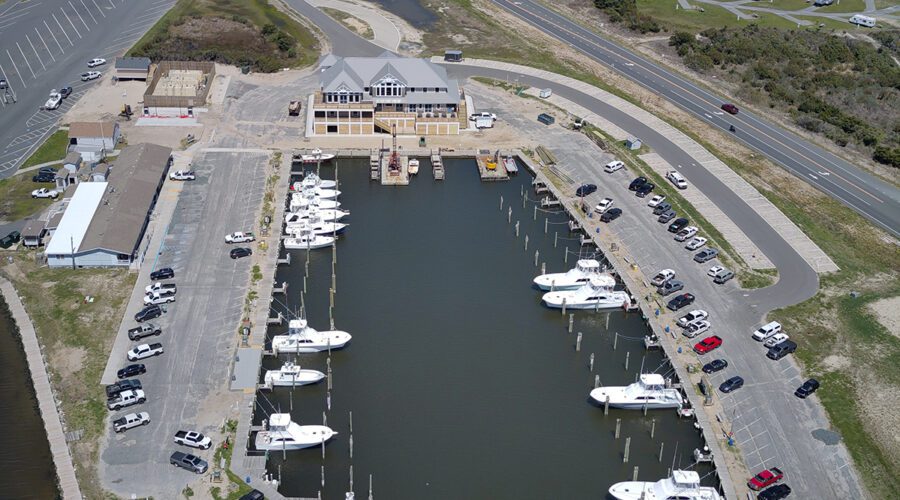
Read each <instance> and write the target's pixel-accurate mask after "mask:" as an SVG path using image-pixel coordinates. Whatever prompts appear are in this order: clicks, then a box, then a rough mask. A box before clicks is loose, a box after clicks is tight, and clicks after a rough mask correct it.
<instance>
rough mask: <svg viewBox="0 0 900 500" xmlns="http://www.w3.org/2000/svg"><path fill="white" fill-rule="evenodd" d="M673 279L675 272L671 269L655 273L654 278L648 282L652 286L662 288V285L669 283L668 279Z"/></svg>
mask: <svg viewBox="0 0 900 500" xmlns="http://www.w3.org/2000/svg"><path fill="white" fill-rule="evenodd" d="M674 277H675V271H673V270H671V269H663V270H662V271H660V272H658V273H656V276H654V277H653V279H651V280H650V284H651V285H653V286H662V285H663V283H665V282H667V281H669V280H670V279H672V278H674Z"/></svg>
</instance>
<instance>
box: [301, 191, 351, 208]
mask: <svg viewBox="0 0 900 500" xmlns="http://www.w3.org/2000/svg"><path fill="white" fill-rule="evenodd" d="M340 206H341V202H339V201H337V200H323V199H322V198H319V197H318V196H316V195H315V193H302V192H301V193H294V194H292V195H291V204H290V208H289V210H290V211H291V212H299V211H300V210H308V209H310V208H320V209H324V210H335V209H337V208H340Z"/></svg>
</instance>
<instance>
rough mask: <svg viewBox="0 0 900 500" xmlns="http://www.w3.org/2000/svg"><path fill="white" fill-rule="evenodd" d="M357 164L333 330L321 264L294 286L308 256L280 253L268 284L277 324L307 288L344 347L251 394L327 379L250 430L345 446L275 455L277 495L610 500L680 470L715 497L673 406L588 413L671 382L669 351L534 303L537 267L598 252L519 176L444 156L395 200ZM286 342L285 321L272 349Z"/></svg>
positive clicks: (273, 330)
mask: <svg viewBox="0 0 900 500" xmlns="http://www.w3.org/2000/svg"><path fill="white" fill-rule="evenodd" d="M420 161H423V162H425V161H427V159H425V158H420ZM330 165H331V164H330ZM366 166H367V163H366V160H346V159H344V160H339V185H338V187H337V189H339V190H340V191H341V192H342V194H341V197H340V200H341V203H342V205H341V209H342V210H349V211H350V212H351V214H352V215H350V216H348V217H346V218H344V219H343V220H342V222H345V223H348V224H350V228H349V229H348V230H347V231H346V232H345V233H343V234H342V235H339V238H338V241H337V252H336V254H337V264H336V266H335V283H336V287H335V290H334V291H333V292H334V293H333V295H334V309H333V317H334V325H331V324H330V321H329V302H330V300H331V299H330V292H329V289H330V288H331V287H332V250H331V249H330V248H323V249H318V250H309V274H308V276H305V286H304V274H305V267H306V266H305V262H306V258H307V250H305V249H297V250H289V251H284V250H283V251H282V252H283V253H284V252H290V253H291V256H292V259H291V264H290V265H288V266H281V267H280V268H279V270H278V272H277V275H276V280H275V281H276V283H283V282H287V283H288V284H289V288H288V289H289V290H290V293H288V294H287V295H275V297H274V301H273V304H272V309H273V310H272V312H271V313H270V316H276V315H277V314H278V313H282V314H283V315H284V317H285V318H286V319H293V318H296V317H297V316H298V315H299V313H300V309H301V291H302V290H303V289H304V288H306V290H307V291H306V293H305V294H303V300H302V306H303V307H304V312H305V319H306V320H307V321H308V325H309V326H310V327H311V328H314V329H315V330H318V331H319V332H324V331H329V330H340V331H344V332H347V333H348V334H350V335H352V341H350V342H349V343H348V344H347V345H346V346H345V347H343V348H342V349H340V350H333V351H332V352H331V353H330V355H329V353H328V352H327V350H326V351H322V352H316V353H307V354H291V353H282V354H280V355H279V356H278V357H274V356H267V357H265V358H264V360H263V367H262V371H261V375H260V377H261V378H260V383H262V382H263V381H262V374H263V373H265V371H266V370H278V369H279V368H281V367H282V365H283V364H284V363H285V362H286V361H292V362H295V363H296V364H298V365H300V366H302V367H303V368H304V369H311V370H318V371H320V372H323V373H326V374H327V373H330V374H331V380H330V381H322V382H320V383H318V384H314V385H307V386H302V387H299V386H298V387H274V388H273V389H272V390H271V391H269V390H267V391H264V392H259V393H258V395H257V404H256V407H255V415H254V422H253V423H254V425H262V423H263V420H264V419H270V418H271V415H273V414H289V415H290V420H291V421H292V422H294V423H297V424H300V425H326V426H327V427H329V428H330V429H332V430H333V431H335V432H338V435H336V436H334V437H332V438H331V439H330V441H328V442H327V443H326V444H325V445H324V447H323V446H321V445H320V446H315V447H313V448H310V449H305V450H295V451H291V450H278V449H276V448H270V450H269V451H268V462H267V470H268V472H269V473H270V474H271V475H272V477H273V478H274V479H276V480H277V479H278V478H280V479H281V481H282V484H281V485H280V487H279V491H280V492H281V493H282V494H284V495H285V496H287V497H316V495H317V494H318V493H319V492H321V493H322V494H323V496H324V497H326V498H327V497H330V498H337V497H341V496H342V495H343V494H344V493H345V492H347V491H349V490H350V485H351V481H352V484H353V490H354V491H355V493H356V494H357V498H359V497H361V496H365V495H366V494H367V492H368V489H369V484H370V476H371V484H372V487H373V492H374V495H375V497H382V498H430V499H441V498H454V499H455V498H486V497H490V498H498V499H502V498H516V499H528V498H603V497H605V496H606V494H607V491H608V490H609V488H610V486H612V485H613V484H615V483H618V482H621V481H629V480H632V479H633V477H634V474H635V469H636V468H637V469H638V472H637V479H638V480H639V481H651V482H655V481H658V480H659V479H660V478H664V477H666V476H667V475H668V474H669V470H670V469H673V468H674V469H689V470H693V471H696V472H697V473H698V474H699V476H700V477H701V478H702V479H701V482H702V483H703V484H705V485H713V484H714V481H715V480H714V474H710V471H711V468H710V465H709V464H707V463H701V464H697V465H693V464H694V457H693V455H692V451H693V450H694V449H696V448H702V447H703V444H704V442H703V439H702V437H701V435H700V433H699V431H698V430H697V429H696V428H695V426H694V422H693V420H692V419H689V418H679V416H678V414H677V412H676V410H674V409H663V410H650V411H647V413H646V415H644V413H643V412H642V411H634V410H619V409H614V408H610V409H609V411H608V414H606V415H604V409H603V407H602V405H598V404H597V403H596V402H592V400H591V398H590V396H589V393H590V391H591V390H592V389H594V388H595V381H596V380H599V383H600V384H601V385H604V386H625V385H628V384H631V383H633V382H635V380H636V378H637V377H638V375H639V374H640V373H642V372H643V373H659V374H662V375H664V376H665V377H666V378H669V377H672V376H673V375H672V371H671V369H670V368H669V366H668V362H667V360H666V359H665V357H664V355H663V353H662V351H660V350H652V351H647V350H645V346H644V343H643V340H644V336H645V335H646V334H647V332H648V328H647V326H646V325H645V322H644V319H643V318H642V317H641V313H640V312H637V313H635V312H626V311H625V310H624V309H623V308H621V307H619V308H616V309H612V310H605V311H604V310H601V311H593V310H587V311H584V310H582V311H568V312H567V314H566V315H562V314H561V311H560V310H559V309H551V308H548V307H547V306H545V305H544V304H542V303H541V297H542V295H543V294H544V292H543V291H542V290H540V289H539V288H538V287H537V286H536V285H534V284H533V279H534V277H535V276H537V275H539V274H541V266H542V265H545V267H546V272H547V273H551V272H565V271H567V270H568V269H571V268H572V267H574V266H575V263H576V261H577V260H578V259H579V258H580V257H587V258H590V257H593V254H592V253H590V252H589V251H586V250H583V248H588V247H582V245H581V242H580V239H579V236H578V235H576V234H574V233H573V234H570V233H569V229H568V217H567V216H566V215H565V214H564V213H562V212H557V211H543V210H541V209H538V210H537V211H535V208H534V207H535V203H534V202H533V201H532V200H533V199H534V198H535V196H534V194H533V192H531V190H530V186H531V177H530V176H529V175H527V174H526V173H520V174H519V175H518V176H513V177H512V178H511V180H510V181H508V182H490V183H483V182H481V181H480V179H479V175H478V170H477V168H476V166H475V164H474V161H473V160H462V159H460V160H457V159H449V160H445V172H446V177H445V180H443V181H435V180H434V179H433V178H432V176H431V175H427V174H426V175H422V174H420V175H417V176H415V177H414V178H413V179H412V180H411V181H410V184H409V186H406V187H396V186H382V185H381V184H380V183H377V182H370V180H369V176H368V175H367V169H366ZM429 166H430V165H426V164H423V165H422V171H423V172H430V170H431V169H430V168H428V167H429ZM295 168H299V166H298V167H295ZM307 168H310V167H309V166H307ZM321 176H322V178H324V179H333V178H334V169H333V168H330V167H329V168H326V167H325V166H323V167H322V170H321ZM522 192H525V193H526V196H527V197H528V200H527V201H525V202H524V203H525V206H524V208H523V198H522V194H521V193H522ZM501 197H502V199H503V200H504V201H503V205H502V209H501ZM510 210H511V212H510ZM552 210H556V209H552ZM545 218H546V219H547V220H546V222H545ZM545 227H546V228H547V230H546V232H545ZM517 228H518V229H517ZM517 233H518V234H517ZM526 241H527V242H526ZM567 252H568V253H567ZM599 259H600V262H601V263H603V262H604V261H603V260H602V257H599ZM568 313H574V315H575V316H574V323H573V329H572V331H571V333H570V331H569V328H568V326H569V321H568ZM287 331H288V322H287V321H285V322H284V323H283V324H281V325H273V326H270V327H269V331H268V337H269V338H270V339H271V338H272V337H273V336H275V335H285V334H286V333H287ZM576 346H577V347H576ZM329 356H330V362H329V361H328V359H329ZM595 377H597V378H596V379H595ZM329 387H330V391H329ZM688 390H693V388H688ZM284 418H285V417H278V419H281V420H283V419H284ZM251 442H252V439H251ZM323 449H324V452H323ZM351 470H352V472H351ZM323 475H324V478H323ZM323 481H324V487H323Z"/></svg>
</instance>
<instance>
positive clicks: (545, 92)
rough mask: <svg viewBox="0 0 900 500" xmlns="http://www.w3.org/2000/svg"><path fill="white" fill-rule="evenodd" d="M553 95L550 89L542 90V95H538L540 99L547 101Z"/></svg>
mask: <svg viewBox="0 0 900 500" xmlns="http://www.w3.org/2000/svg"><path fill="white" fill-rule="evenodd" d="M551 95H553V91H552V90H550V89H541V91H540V93H539V94H538V97H540V98H541V99H547V98H548V97H550V96H551Z"/></svg>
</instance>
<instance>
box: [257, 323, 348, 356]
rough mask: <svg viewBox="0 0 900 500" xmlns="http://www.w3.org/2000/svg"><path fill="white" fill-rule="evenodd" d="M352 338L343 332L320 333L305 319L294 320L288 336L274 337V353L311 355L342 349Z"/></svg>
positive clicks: (290, 324) (290, 325)
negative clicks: (311, 353) (312, 353)
mask: <svg viewBox="0 0 900 500" xmlns="http://www.w3.org/2000/svg"><path fill="white" fill-rule="evenodd" d="M351 338H352V337H351V336H350V334H349V333H347V332H345V331H342V330H330V331H324V332H320V331H318V330H316V329H314V328H312V327H311V326H309V325H308V324H307V323H306V320H304V319H293V320H291V321H290V322H289V323H288V333H287V335H275V336H274V337H272V352H274V353H275V354H279V353H310V352H321V351H327V350H329V349H340V348H342V347H344V346H345V345H347V343H348V342H350V339H351Z"/></svg>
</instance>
